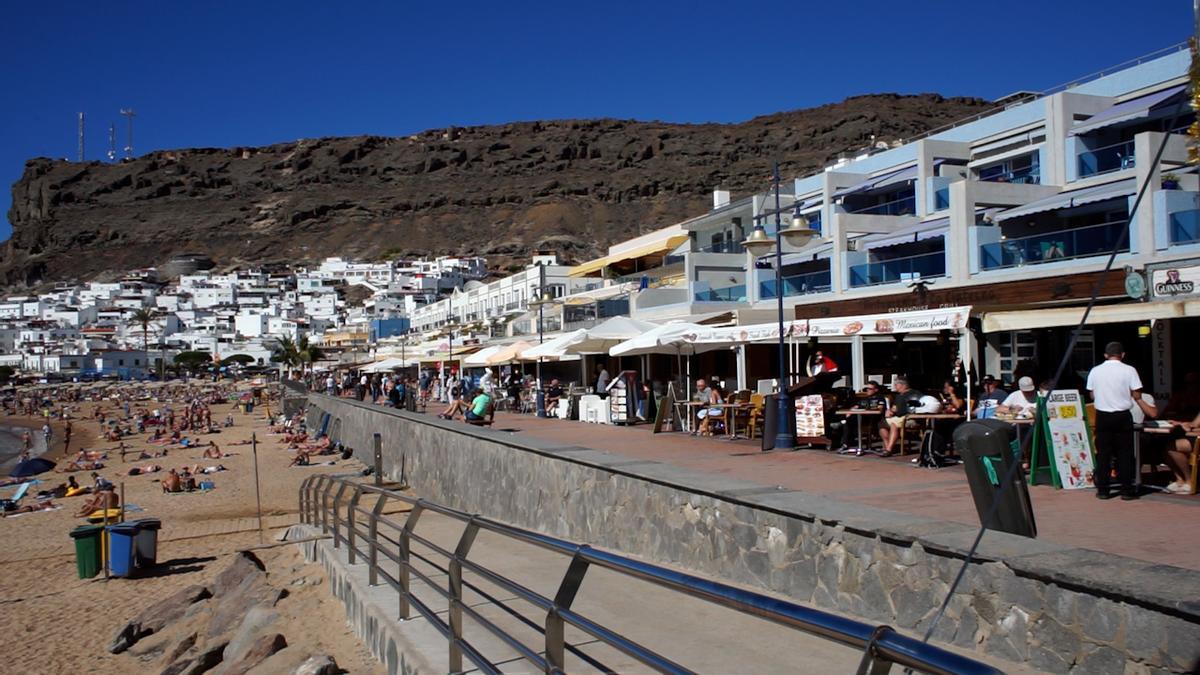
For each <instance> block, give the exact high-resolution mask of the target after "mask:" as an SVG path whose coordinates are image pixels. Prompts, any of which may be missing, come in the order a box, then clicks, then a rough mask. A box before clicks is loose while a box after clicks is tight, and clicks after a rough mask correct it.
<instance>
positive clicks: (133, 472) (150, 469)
mask: <svg viewBox="0 0 1200 675" xmlns="http://www.w3.org/2000/svg"><path fill="white" fill-rule="evenodd" d="M159 471H162V465H161V464H147V465H146V466H132V467H129V470H128V471H126V472H125V473H124V474H123V475H125V476H140V475H142V474H147V473H158V472H159Z"/></svg>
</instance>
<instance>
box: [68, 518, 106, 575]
mask: <svg viewBox="0 0 1200 675" xmlns="http://www.w3.org/2000/svg"><path fill="white" fill-rule="evenodd" d="M103 536H104V527H103V526H102V525H80V526H79V527H77V528H75V529H74V530H71V538H72V539H74V540H75V570H76V571H77V572H78V573H79V578H80V579H91V578H92V577H94V576H96V575H97V574H100V571H101V570H103V569H104V554H103V551H102V549H101V539H102V538H103Z"/></svg>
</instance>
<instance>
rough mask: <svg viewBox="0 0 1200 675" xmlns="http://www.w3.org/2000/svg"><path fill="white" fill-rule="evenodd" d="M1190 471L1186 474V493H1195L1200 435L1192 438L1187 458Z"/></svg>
mask: <svg viewBox="0 0 1200 675" xmlns="http://www.w3.org/2000/svg"><path fill="white" fill-rule="evenodd" d="M1188 463H1189V464H1191V467H1192V471H1191V473H1190V474H1189V476H1188V488H1190V489H1189V490H1188V494H1190V495H1194V494H1196V477H1197V473H1200V437H1198V438H1194V439H1192V457H1191V459H1190V460H1188Z"/></svg>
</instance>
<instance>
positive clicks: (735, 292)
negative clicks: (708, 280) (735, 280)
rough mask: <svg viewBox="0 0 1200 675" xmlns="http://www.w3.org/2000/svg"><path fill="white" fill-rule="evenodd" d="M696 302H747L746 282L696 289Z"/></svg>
mask: <svg viewBox="0 0 1200 675" xmlns="http://www.w3.org/2000/svg"><path fill="white" fill-rule="evenodd" d="M694 297H695V300H696V302H745V301H746V284H738V285H737V286H728V287H725V288H709V289H705V290H700V291H696V293H695V295H694Z"/></svg>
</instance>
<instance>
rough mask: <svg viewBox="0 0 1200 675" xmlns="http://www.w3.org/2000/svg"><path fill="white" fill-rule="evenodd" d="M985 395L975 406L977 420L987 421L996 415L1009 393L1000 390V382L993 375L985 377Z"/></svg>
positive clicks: (981, 396)
mask: <svg viewBox="0 0 1200 675" xmlns="http://www.w3.org/2000/svg"><path fill="white" fill-rule="evenodd" d="M982 384H983V393H982V394H980V395H979V401H978V403H977V404H976V406H975V413H974V414H975V419H980V420H982V419H987V418H989V417H994V416H995V415H996V409H997V408H999V407H1000V405H1001V404H1003V403H1004V401H1005V399H1007V398H1008V392H1007V391H1004V390H1003V389H1001V388H1000V382H999V381H998V380H997V379H996V378H994V377H992V376H991V375H984V376H983V382H982Z"/></svg>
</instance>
